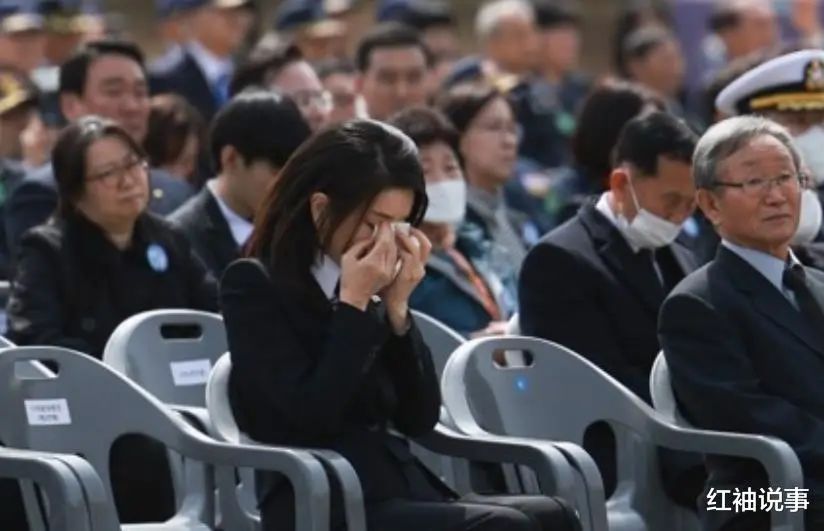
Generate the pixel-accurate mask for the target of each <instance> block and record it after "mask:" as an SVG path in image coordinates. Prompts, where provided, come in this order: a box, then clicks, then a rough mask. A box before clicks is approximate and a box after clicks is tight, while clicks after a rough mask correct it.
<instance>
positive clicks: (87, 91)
mask: <svg viewBox="0 0 824 531" xmlns="http://www.w3.org/2000/svg"><path fill="white" fill-rule="evenodd" d="M60 107H61V111H62V113H63V114H64V115H65V116H66V118H67V119H69V120H76V119H78V118H80V117H82V116H85V115H89V114H97V115H100V116H103V117H105V118H110V119H112V120H114V121H116V122H117V123H118V124H120V125H122V126H123V127H124V129H126V131H127V132H128V133H129V134H130V135H132V136H133V137H134V138H135V140H137V141H138V142H141V143H142V142H143V138H144V137H145V136H146V130H147V127H148V120H149V96H148V90H147V86H146V74H145V72H144V69H143V55H142V54H141V53H140V50H138V48H137V47H135V46H134V45H132V44H129V43H125V42H117V41H96V42H92V43H89V44H87V45H85V46H83V47H82V48H80V49H79V50H78V51H77V52H76V53H75V54H74V55H73V56H72V57H71V58H70V59H69V60H68V61H67V62H66V63H64V64H63V65H62V66H61V67H60ZM150 177H151V182H152V192H151V202H150V204H149V208H150V209H151V210H152V211H153V212H155V213H158V214H168V213H170V212H171V211H173V210H174V209H176V208H177V207H178V206H179V205H180V204H182V203H183V202H184V201H185V200H186V199H187V198H188V197H189V196H190V195H191V194H192V190H191V188H190V187H189V185H188V184H186V183H185V182H183V181H181V180H177V179H174V178H173V177H171V176H170V175H168V174H167V173H165V172H163V171H161V170H157V169H153V170H152V171H151V173H150ZM8 193H9V198H8V201H7V203H6V206H5V212H4V214H3V215H4V223H5V232H6V238H7V241H8V246H9V251H10V253H11V256H12V259H13V258H14V253H15V250H16V248H17V243H18V242H19V241H20V238H21V236H22V235H23V233H24V232H25V231H26V230H28V229H29V228H31V227H33V226H35V225H39V224H41V223H43V222H44V221H46V220H47V219H48V217H49V216H50V215H51V214H52V212H53V211H54V209H55V206H56V205H57V185H56V183H55V180H54V175H53V173H52V168H51V164H47V165H45V166H42V167H40V168H38V169H36V170H32V171H30V172H28V173H27V174H26V175H25V177H24V178H23V180H22V181H20V183H19V184H18V185H17V186H16V187H14V188H13V189H11V190H8Z"/></svg>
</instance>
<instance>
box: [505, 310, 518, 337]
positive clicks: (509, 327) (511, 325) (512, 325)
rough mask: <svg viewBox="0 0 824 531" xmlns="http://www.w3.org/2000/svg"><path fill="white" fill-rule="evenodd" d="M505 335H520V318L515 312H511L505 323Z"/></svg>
mask: <svg viewBox="0 0 824 531" xmlns="http://www.w3.org/2000/svg"><path fill="white" fill-rule="evenodd" d="M506 335H508V336H519V335H521V320H520V318H519V316H518V314H517V313H515V314H513V315H512V317H510V318H509V322H508V323H506Z"/></svg>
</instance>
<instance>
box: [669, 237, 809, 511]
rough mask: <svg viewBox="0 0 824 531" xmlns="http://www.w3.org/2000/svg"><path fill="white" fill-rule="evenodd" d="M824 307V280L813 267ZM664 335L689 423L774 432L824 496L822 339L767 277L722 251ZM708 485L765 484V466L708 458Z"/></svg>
mask: <svg viewBox="0 0 824 531" xmlns="http://www.w3.org/2000/svg"><path fill="white" fill-rule="evenodd" d="M805 271H806V274H807V281H808V284H809V286H810V287H811V288H812V290H813V291H814V293H815V294H816V297H817V298H818V300H819V304H824V273H822V272H820V271H817V270H815V269H811V268H808V267H805ZM659 333H660V337H661V344H662V345H663V347H664V353H665V355H666V357H667V363H668V365H669V368H670V376H671V378H672V386H673V390H674V392H675V396H676V399H677V400H678V403H679V406H680V408H681V410H682V412H683V413H684V416H685V417H686V418H687V420H689V421H690V422H692V423H694V424H695V425H696V426H698V427H701V428H707V429H712V430H724V431H734V432H745V433H758V434H765V435H773V436H775V437H778V438H780V439H783V440H785V441H786V442H787V443H789V444H790V445H791V446H792V447H793V449H794V450H795V452H796V453H797V454H798V457H799V459H800V460H801V465H802V467H803V469H804V475H805V479H804V482H805V483H804V487H807V488H810V489H811V495H814V494H818V495H819V496H820V495H821V494H822V493H824V489H822V487H824V394H822V393H821V378H822V374H824V340H822V336H821V335H819V334H817V331H816V330H814V329H813V327H812V326H810V325H808V324H807V322H806V321H805V320H804V318H803V317H802V315H801V314H799V312H798V311H797V310H796V309H795V308H794V307H793V306H792V304H791V303H790V302H789V301H788V300H787V299H786V298H785V297H784V296H783V295H782V294H781V293H780V292H779V291H778V290H777V289H776V288H775V286H773V285H772V284H771V283H770V282H769V281H768V280H767V279H766V278H765V277H764V276H763V275H761V273H759V272H758V271H757V270H756V269H755V268H753V267H752V266H750V265H749V263H747V262H746V261H745V260H743V259H741V258H740V257H739V256H738V255H736V254H735V253H733V252H732V251H730V250H728V249H726V248H724V247H720V248H719V250H718V254H717V256H716V258H715V260H714V261H712V262H710V263H709V264H708V265H707V266H705V267H703V268H701V269H699V270H698V271H696V272H695V273H693V274H692V275H690V276H689V277H687V278H686V279H685V280H684V281H683V282H682V283H681V284H680V285H679V286H678V287H677V288H676V289H675V290H674V291H673V292H672V294H671V295H670V296H669V297H668V298H667V300H666V302H665V303H664V305H663V307H662V308H661V316H660V322H659ZM708 467H709V470H710V482H711V484H717V485H728V484H732V485H737V486H747V487H756V486H759V485H760V486H763V484H764V477H763V474H762V473H761V469H760V467H758V466H753V465H752V464H751V463H749V462H745V461H741V460H736V459H729V458H722V457H714V458H708Z"/></svg>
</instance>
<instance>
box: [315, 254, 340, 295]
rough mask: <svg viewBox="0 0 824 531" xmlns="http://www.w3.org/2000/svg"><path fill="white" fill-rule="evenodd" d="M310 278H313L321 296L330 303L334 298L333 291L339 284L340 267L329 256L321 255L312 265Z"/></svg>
mask: <svg viewBox="0 0 824 531" xmlns="http://www.w3.org/2000/svg"><path fill="white" fill-rule="evenodd" d="M312 276H314V277H315V280H316V281H317V283H318V285H319V286H320V289H321V290H323V294H324V295H326V298H327V299H329V300H330V301H331V300H333V299H334V298H335V297H336V293H335V290H336V288H337V287H338V282H340V266H339V265H338V264H337V263H335V261H334V260H332V258H331V257H330V256H329V255H326V254H324V255H321V256H320V257H318V259H317V260H315V263H314V264H312Z"/></svg>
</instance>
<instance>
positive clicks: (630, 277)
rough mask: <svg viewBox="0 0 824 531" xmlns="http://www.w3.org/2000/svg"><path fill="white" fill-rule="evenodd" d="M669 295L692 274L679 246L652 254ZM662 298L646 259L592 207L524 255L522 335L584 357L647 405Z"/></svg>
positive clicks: (688, 256) (690, 262) (686, 255)
mask: <svg viewBox="0 0 824 531" xmlns="http://www.w3.org/2000/svg"><path fill="white" fill-rule="evenodd" d="M656 259H657V261H658V263H659V264H660V265H661V269H662V273H664V276H665V281H668V284H669V285H670V286H672V287H674V286H675V284H676V283H677V282H678V281H680V280H681V279H682V278H683V277H684V276H685V275H686V274H687V273H689V272H690V271H692V270H693V269H694V268H695V264H694V262H693V258H692V255H691V253H690V252H689V250H688V249H687V248H686V247H684V246H683V245H681V244H680V243H677V242H676V243H674V244H672V245H670V246H669V247H665V248H663V249H658V250H656ZM665 296H666V290H665V289H664V288H662V287H661V283H660V281H659V280H658V278H657V275H656V272H655V269H654V267H653V265H652V261H651V258H650V256H649V255H646V256H644V255H643V254H633V252H632V250H631V249H630V247H629V245H628V244H627V242H626V240H625V239H624V237H623V236H622V235H621V233H620V232H619V231H618V229H616V228H615V226H614V225H613V224H612V223H611V222H610V221H609V220H608V219H607V218H606V217H605V216H603V215H602V214H601V213H600V212H598V210H597V209H596V208H595V204H594V203H588V204H586V205H584V206H583V207H581V209H580V211H579V212H578V214H577V215H576V216H575V217H574V218H572V219H570V220H569V221H567V222H566V223H564V224H563V225H561V226H560V227H558V228H557V229H555V230H553V231H552V232H550V233H549V234H547V235H546V236H545V237H544V238H543V239H542V240H541V241H540V242H539V243H538V245H536V246H535V247H534V248H533V249H532V250H531V251H530V252H529V254H528V256H527V258H526V260H525V261H524V265H523V269H522V270H521V277H520V282H519V300H520V324H521V331H522V332H523V333H524V334H526V335H530V336H536V337H542V338H545V339H549V340H551V341H554V342H556V343H560V344H562V345H564V346H566V347H568V348H570V349H572V350H573V351H575V352H577V353H578V354H580V355H582V356H584V357H586V358H587V359H589V360H590V361H592V362H593V363H595V364H596V365H598V366H599V367H600V368H602V369H603V370H605V371H606V372H608V373H609V374H611V375H612V376H613V377H615V378H616V379H617V380H618V381H620V382H621V383H623V384H624V385H626V386H627V387H628V388H629V389H631V390H632V391H634V392H635V394H637V395H638V396H639V397H641V398H643V399H644V400H645V401H647V402H650V394H649V374H650V370H651V369H652V363H653V361H655V356H656V355H657V354H658V351H659V350H660V347H659V345H658V337H657V335H656V323H657V318H658V310H659V308H660V306H661V303H662V302H663V301H664V297H665Z"/></svg>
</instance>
